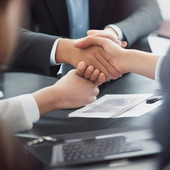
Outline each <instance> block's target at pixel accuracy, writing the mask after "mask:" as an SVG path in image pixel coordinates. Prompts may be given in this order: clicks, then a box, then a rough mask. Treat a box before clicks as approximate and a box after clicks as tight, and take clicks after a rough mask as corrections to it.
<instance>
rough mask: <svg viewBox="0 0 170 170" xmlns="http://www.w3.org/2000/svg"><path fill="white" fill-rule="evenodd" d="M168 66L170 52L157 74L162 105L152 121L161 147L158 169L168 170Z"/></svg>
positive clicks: (169, 93)
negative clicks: (161, 93) (160, 88)
mask: <svg viewBox="0 0 170 170" xmlns="http://www.w3.org/2000/svg"><path fill="white" fill-rule="evenodd" d="M169 65H170V50H169V52H168V53H167V55H166V56H165V57H164V58H163V60H162V63H161V70H160V73H159V76H160V81H161V86H162V91H163V96H164V104H163V105H162V107H161V109H160V110H159V112H158V114H157V115H156V116H155V119H154V132H155V137H156V139H157V140H158V142H159V143H160V144H161V146H162V153H161V154H160V164H159V169H160V170H163V169H167V170H168V169H170V135H169V133H170V89H169V87H170V79H169Z"/></svg>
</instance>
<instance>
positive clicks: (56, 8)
mask: <svg viewBox="0 0 170 170" xmlns="http://www.w3.org/2000/svg"><path fill="white" fill-rule="evenodd" d="M44 1H45V3H46V5H47V8H48V10H49V13H50V15H51V17H52V20H53V22H54V24H55V26H56V29H57V30H58V32H59V33H60V36H67V37H68V36H69V20H68V12H67V6H66V1H65V0H44Z"/></svg>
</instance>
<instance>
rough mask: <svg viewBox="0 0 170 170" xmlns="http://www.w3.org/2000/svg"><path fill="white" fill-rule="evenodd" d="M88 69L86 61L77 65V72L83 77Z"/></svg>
mask: <svg viewBox="0 0 170 170" xmlns="http://www.w3.org/2000/svg"><path fill="white" fill-rule="evenodd" d="M86 69H87V64H86V63H85V62H84V61H81V62H80V63H79V64H78V66H77V69H76V73H77V74H78V75H79V76H81V77H83V76H84V73H85V71H86Z"/></svg>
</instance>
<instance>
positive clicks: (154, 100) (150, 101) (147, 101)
mask: <svg viewBox="0 0 170 170" xmlns="http://www.w3.org/2000/svg"><path fill="white" fill-rule="evenodd" d="M159 100H162V97H154V98H150V99H147V100H146V103H147V104H153V103H156V102H157V101H159Z"/></svg>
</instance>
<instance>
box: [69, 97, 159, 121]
mask: <svg viewBox="0 0 170 170" xmlns="http://www.w3.org/2000/svg"><path fill="white" fill-rule="evenodd" d="M151 96H153V94H131V95H105V96H104V97H102V98H100V99H99V100H97V101H96V102H94V103H92V104H90V105H87V106H86V107H84V108H82V109H79V110H77V111H75V112H72V113H70V114H69V117H85V118H116V117H138V116H141V115H143V114H146V113H147V112H149V111H151V110H153V109H155V108H156V107H158V106H160V105H161V104H162V101H161V100H160V101H158V102H155V103H153V104H147V103H146V99H148V98H150V97H151Z"/></svg>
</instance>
